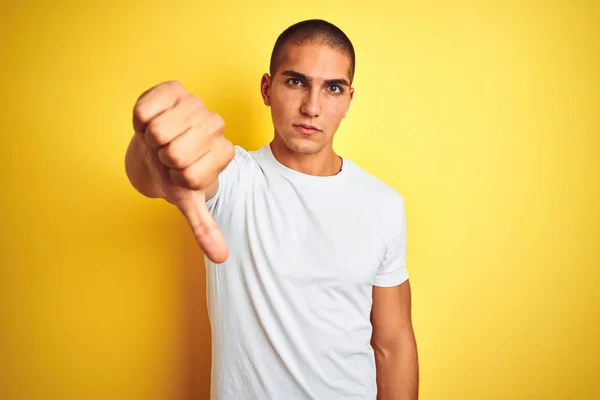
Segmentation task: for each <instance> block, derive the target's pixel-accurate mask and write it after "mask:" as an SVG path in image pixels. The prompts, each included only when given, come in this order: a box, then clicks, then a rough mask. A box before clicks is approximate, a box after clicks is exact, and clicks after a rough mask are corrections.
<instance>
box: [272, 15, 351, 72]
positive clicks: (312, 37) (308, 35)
mask: <svg viewBox="0 0 600 400" xmlns="http://www.w3.org/2000/svg"><path fill="white" fill-rule="evenodd" d="M302 44H320V45H325V46H328V47H330V48H332V49H335V50H338V51H340V52H341V53H342V54H344V55H346V56H347V57H348V59H349V60H350V71H349V74H350V82H352V80H353V78H354V68H355V64H356V57H355V55H354V47H353V46H352V42H351V41H350V39H348V36H346V34H345V33H344V32H343V31H342V30H341V29H340V28H338V27H337V26H335V25H334V24H332V23H331V22H327V21H324V20H322V19H309V20H306V21H300V22H297V23H295V24H294V25H292V26H290V27H288V28H287V29H286V30H284V31H283V32H282V33H281V34H280V35H279V37H278V38H277V41H276V42H275V46H274V47H273V53H271V63H270V65H269V72H270V74H271V76H273V75H274V73H275V71H276V70H277V67H279V65H280V64H281V63H282V62H283V57H284V56H285V47H286V46H287V45H302Z"/></svg>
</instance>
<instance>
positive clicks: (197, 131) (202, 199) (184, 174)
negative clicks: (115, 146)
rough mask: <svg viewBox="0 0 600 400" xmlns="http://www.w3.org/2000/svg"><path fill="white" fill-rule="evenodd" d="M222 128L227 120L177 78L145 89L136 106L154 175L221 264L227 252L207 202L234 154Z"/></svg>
mask: <svg viewBox="0 0 600 400" xmlns="http://www.w3.org/2000/svg"><path fill="white" fill-rule="evenodd" d="M224 126H225V123H224V121H223V118H221V117H220V116H219V115H218V114H216V113H214V112H211V111H209V110H207V109H206V107H205V106H204V104H203V103H202V101H201V100H200V99H199V98H197V97H195V96H193V95H191V94H190V93H189V92H188V91H187V90H186V89H185V88H184V87H183V86H182V85H181V84H180V83H179V82H175V81H169V82H164V83H161V84H159V85H157V86H155V87H153V88H151V89H149V90H147V91H146V92H144V93H143V94H142V95H141V96H140V97H139V99H138V100H137V102H136V104H135V106H134V109H133V128H134V131H135V134H136V135H138V141H139V142H140V143H141V145H142V148H143V152H144V157H145V162H146V164H147V166H148V169H149V171H150V174H151V176H152V179H153V180H154V182H155V183H156V184H157V185H158V186H159V187H160V189H161V191H162V193H163V194H164V197H165V199H166V200H167V201H168V202H170V203H172V204H174V205H175V206H177V208H178V209H179V210H180V211H181V212H182V213H183V215H184V216H185V218H186V219H187V221H188V223H189V224H190V227H191V228H192V231H193V233H194V236H195V237H196V240H197V242H198V244H199V245H200V247H201V248H202V250H203V251H204V252H205V253H206V255H207V256H208V258H209V259H211V260H212V261H214V262H217V263H219V262H223V261H225V259H226V258H227V256H228V250H227V246H226V244H225V241H224V239H223V235H222V234H221V232H220V230H219V228H218V227H217V225H216V223H215V222H214V220H213V218H212V216H211V215H210V213H209V211H208V208H207V207H206V200H207V194H210V195H212V194H214V191H216V185H217V182H218V176H219V174H220V173H221V171H222V170H223V169H225V167H226V166H227V165H228V164H229V163H230V162H231V160H232V159H233V157H234V154H235V151H234V147H233V144H232V143H231V142H230V141H229V140H227V139H226V138H225V137H224V136H223V128H224ZM211 192H213V193H211Z"/></svg>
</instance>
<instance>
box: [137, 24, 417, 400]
mask: <svg viewBox="0 0 600 400" xmlns="http://www.w3.org/2000/svg"><path fill="white" fill-rule="evenodd" d="M354 59H355V56H354V49H353V47H352V44H351V42H350V40H349V39H348V38H347V37H346V35H345V34H344V33H343V32H342V31H341V30H340V29H338V28H337V27H335V26H334V25H332V24H330V23H328V22H326V21H322V20H308V21H303V22H300V23H297V24H295V25H293V26H291V27H289V28H288V29H287V30H285V31H284V32H283V33H282V34H281V35H280V36H279V38H278V39H277V42H276V44H275V47H274V49H273V54H272V58H271V65H270V71H269V72H270V73H269V74H265V75H264V76H263V77H262V81H261V94H262V98H263V100H264V103H265V105H267V106H269V107H270V108H271V113H272V120H273V126H274V138H273V140H272V142H271V143H269V144H266V145H264V146H263V147H261V148H260V149H259V150H257V151H251V152H248V151H246V150H244V149H243V148H241V147H239V146H233V145H232V144H231V143H230V142H229V141H228V140H227V139H225V138H224V136H223V121H222V119H221V118H220V117H219V116H218V115H217V114H215V113H212V112H209V111H207V110H206V109H205V108H204V106H203V104H202V102H201V101H200V100H199V99H198V98H197V97H194V96H192V95H191V94H189V93H188V92H187V91H186V90H185V89H184V88H183V87H182V86H181V85H180V84H179V83H177V82H166V83H163V84H160V85H158V86H156V87H153V88H151V89H150V90H148V91H147V92H145V93H144V94H142V96H141V97H140V98H139V100H138V102H137V104H136V106H135V108H134V122H133V125H134V130H135V135H134V138H133V139H132V142H131V145H130V147H129V149H128V152H127V157H126V168H127V174H128V176H129V179H130V181H131V183H132V184H133V186H134V187H135V188H136V189H137V190H138V191H139V192H140V193H142V194H143V195H145V196H148V197H153V198H164V199H166V200H167V201H169V202H170V203H172V204H174V205H175V206H177V207H178V208H179V210H181V212H182V213H183V214H184V215H185V217H186V218H187V220H188V221H189V223H190V226H191V228H192V230H193V232H194V234H195V236H196V238H197V240H198V243H199V245H200V246H201V247H202V249H203V250H204V251H205V254H206V256H207V258H206V269H207V301H208V312H209V316H210V321H211V330H212V343H213V358H212V386H211V398H212V399H223V400H229V399H235V400H245V399H248V400H254V399H256V400H267V399H275V400H295V399H314V400H316V399H318V400H332V399H361V400H364V399H375V398H377V399H380V400H390V399H407V400H408V399H411V400H413V399H416V398H417V388H418V367H417V364H418V363H417V349H416V344H415V338H414V333H413V328H412V322H411V296H410V286H409V281H408V273H407V270H406V266H405V255H406V222H405V211H404V202H403V198H402V196H401V195H400V194H399V193H397V192H396V191H395V190H393V189H392V188H391V187H389V186H387V185H386V184H384V183H383V182H381V181H379V180H378V179H376V178H375V177H373V176H372V175H370V174H368V173H367V172H365V171H363V170H362V169H361V168H360V167H359V166H358V165H357V164H355V163H354V162H352V161H350V160H348V159H345V158H343V157H340V156H339V155H337V154H336V153H335V152H334V151H333V147H332V143H333V137H334V135H335V132H336V130H337V128H338V126H339V124H340V122H341V120H342V119H343V118H344V117H345V116H346V113H347V112H348V109H349V106H350V102H351V100H352V97H353V95H354V89H353V88H352V79H353V76H354Z"/></svg>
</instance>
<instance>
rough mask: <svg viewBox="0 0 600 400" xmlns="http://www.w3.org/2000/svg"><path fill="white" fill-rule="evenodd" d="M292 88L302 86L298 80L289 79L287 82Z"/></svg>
mask: <svg viewBox="0 0 600 400" xmlns="http://www.w3.org/2000/svg"><path fill="white" fill-rule="evenodd" d="M287 81H288V83H290V84H291V85H292V86H302V81H301V80H300V79H296V78H291V79H288V80H287Z"/></svg>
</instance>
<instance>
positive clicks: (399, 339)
mask: <svg viewBox="0 0 600 400" xmlns="http://www.w3.org/2000/svg"><path fill="white" fill-rule="evenodd" d="M371 323H372V325H373V335H372V338H371V345H372V346H373V349H374V350H375V362H376V367H377V391H378V395H377V399H378V400H416V399H417V398H418V386H419V367H418V357H417V345H416V341H415V336H414V331H413V327H412V318H411V292H410V283H409V281H408V280H406V281H404V282H403V283H401V284H400V285H397V286H394V287H379V286H374V287H373V308H372V311H371Z"/></svg>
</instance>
